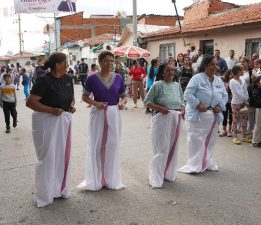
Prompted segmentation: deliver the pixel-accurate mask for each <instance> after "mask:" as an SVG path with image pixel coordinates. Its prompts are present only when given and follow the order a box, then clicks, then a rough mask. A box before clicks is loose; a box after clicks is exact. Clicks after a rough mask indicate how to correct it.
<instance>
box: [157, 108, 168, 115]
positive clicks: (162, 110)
mask: <svg viewBox="0 0 261 225" xmlns="http://www.w3.org/2000/svg"><path fill="white" fill-rule="evenodd" d="M159 112H160V113H162V114H164V115H166V114H168V113H169V110H168V109H167V108H165V107H160V108H159Z"/></svg>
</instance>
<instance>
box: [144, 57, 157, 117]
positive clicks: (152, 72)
mask: <svg viewBox="0 0 261 225" xmlns="http://www.w3.org/2000/svg"><path fill="white" fill-rule="evenodd" d="M156 66H157V60H156V59H152V60H151V65H150V66H149V67H148V69H147V74H148V76H147V82H146V91H147V92H148V91H149V90H150V88H151V86H152V84H153V83H154V81H155V78H156V75H157V72H158V69H157V67H156ZM145 113H146V114H149V113H151V111H150V109H149V108H147V109H146V111H145Z"/></svg>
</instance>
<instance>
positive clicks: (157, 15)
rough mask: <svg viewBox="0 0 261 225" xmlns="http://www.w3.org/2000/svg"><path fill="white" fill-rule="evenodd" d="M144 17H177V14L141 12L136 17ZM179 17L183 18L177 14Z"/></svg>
mask: <svg viewBox="0 0 261 225" xmlns="http://www.w3.org/2000/svg"><path fill="white" fill-rule="evenodd" d="M144 17H173V18H175V17H178V16H177V15H159V14H145V13H144V14H142V15H140V16H139V17H138V20H140V19H142V18H144ZM179 17H181V18H183V16H179Z"/></svg>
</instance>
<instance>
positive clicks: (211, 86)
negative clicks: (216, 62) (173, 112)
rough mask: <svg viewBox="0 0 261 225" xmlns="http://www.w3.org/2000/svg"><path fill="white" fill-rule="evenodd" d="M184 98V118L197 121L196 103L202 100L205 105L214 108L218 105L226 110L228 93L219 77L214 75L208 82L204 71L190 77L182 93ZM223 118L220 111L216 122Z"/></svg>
mask: <svg viewBox="0 0 261 225" xmlns="http://www.w3.org/2000/svg"><path fill="white" fill-rule="evenodd" d="M184 99H185V101H186V102H187V105H186V111H185V118H186V120H187V121H190V122H193V121H194V122H196V121H199V118H200V117H199V111H198V109H197V108H196V107H197V105H198V104H199V103H200V102H202V103H203V104H205V105H206V107H212V108H215V107H216V106H217V105H220V106H221V108H222V111H225V110H226V103H227V101H228V94H227V91H226V88H225V86H224V83H223V81H222V80H221V78H220V77H217V76H214V80H213V81H212V83H210V81H209V79H208V76H207V75H206V74H205V73H198V74H196V75H195V76H193V77H192V78H191V80H190V81H189V83H188V86H187V87H186V90H185V93H184ZM222 120H223V114H222V112H220V113H219V114H218V117H217V122H218V123H220V122H222Z"/></svg>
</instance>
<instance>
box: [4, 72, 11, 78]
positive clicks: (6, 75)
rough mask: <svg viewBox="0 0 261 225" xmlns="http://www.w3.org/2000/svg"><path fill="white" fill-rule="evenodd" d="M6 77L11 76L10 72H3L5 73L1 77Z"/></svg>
mask: <svg viewBox="0 0 261 225" xmlns="http://www.w3.org/2000/svg"><path fill="white" fill-rule="evenodd" d="M6 77H11V74H10V73H5V74H4V75H3V78H4V79H5V78H6Z"/></svg>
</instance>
